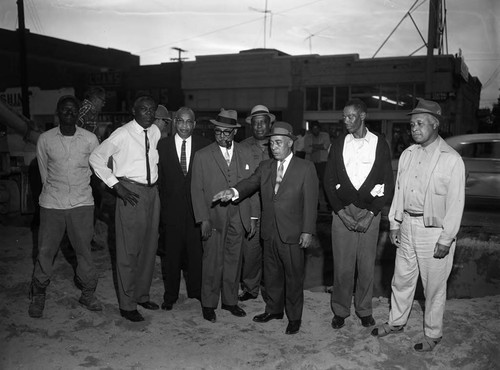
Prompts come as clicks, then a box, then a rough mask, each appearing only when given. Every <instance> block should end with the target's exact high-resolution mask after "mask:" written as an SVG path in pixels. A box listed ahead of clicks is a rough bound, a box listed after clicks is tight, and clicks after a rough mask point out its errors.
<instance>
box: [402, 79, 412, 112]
mask: <svg viewBox="0 0 500 370" xmlns="http://www.w3.org/2000/svg"><path fill="white" fill-rule="evenodd" d="M398 103H399V104H400V106H401V109H405V110H410V109H412V108H413V107H414V106H415V93H414V91H413V84H400V85H399V97H398Z"/></svg>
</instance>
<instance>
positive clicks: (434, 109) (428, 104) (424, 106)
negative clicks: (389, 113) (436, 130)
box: [407, 98, 444, 122]
mask: <svg viewBox="0 0 500 370" xmlns="http://www.w3.org/2000/svg"><path fill="white" fill-rule="evenodd" d="M419 113H429V114H432V115H433V116H434V117H436V118H437V119H438V120H439V121H440V122H442V121H443V120H444V117H443V116H442V115H441V107H440V106H439V104H438V103H436V102H434V101H431V100H425V99H421V98H418V103H417V106H416V107H415V108H413V110H412V111H411V112H410V113H408V114H407V115H408V116H409V115H412V114H419Z"/></svg>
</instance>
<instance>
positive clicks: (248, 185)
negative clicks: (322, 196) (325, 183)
mask: <svg viewBox="0 0 500 370" xmlns="http://www.w3.org/2000/svg"><path fill="white" fill-rule="evenodd" d="M269 137H270V140H269V145H270V147H271V150H272V153H273V157H274V159H268V160H266V161H263V162H261V163H260V165H259V167H258V168H257V171H255V173H254V174H253V175H252V176H250V177H249V178H248V179H246V180H243V181H241V182H239V183H238V184H236V185H235V186H234V187H233V188H231V189H227V190H224V191H221V192H219V193H217V194H215V195H214V197H213V201H217V200H221V201H224V202H228V201H233V202H234V201H238V200H239V199H243V198H246V197H248V196H249V195H252V194H253V193H255V192H256V191H257V190H259V189H260V193H261V197H262V222H261V236H262V239H263V240H264V285H265V287H266V291H267V296H268V298H267V300H266V309H265V312H264V313H262V314H260V315H257V316H255V317H254V318H253V321H255V322H268V321H270V320H273V319H282V318H283V310H285V311H286V315H287V317H288V320H289V322H288V326H287V328H286V331H285V333H286V334H295V333H298V332H299V330H300V325H301V320H302V308H303V304H304V248H307V247H309V245H310V244H311V239H312V235H313V234H314V232H315V230H316V216H317V210H316V207H317V202H318V177H317V175H316V170H315V168H314V165H313V163H312V162H310V161H306V160H303V159H301V158H297V157H294V156H293V152H292V146H293V141H294V140H295V136H294V135H293V131H292V126H291V125H290V124H289V123H287V122H276V123H275V124H274V125H273V128H272V130H271V133H270V134H269Z"/></svg>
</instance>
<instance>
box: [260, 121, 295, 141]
mask: <svg viewBox="0 0 500 370" xmlns="http://www.w3.org/2000/svg"><path fill="white" fill-rule="evenodd" d="M277 135H279V136H288V137H289V138H290V139H292V140H294V141H295V140H297V136H295V135H294V134H293V128H292V125H291V124H289V123H288V122H282V121H278V122H275V123H274V125H273V127H271V132H270V133H269V134H268V135H266V136H267V137H270V136H277Z"/></svg>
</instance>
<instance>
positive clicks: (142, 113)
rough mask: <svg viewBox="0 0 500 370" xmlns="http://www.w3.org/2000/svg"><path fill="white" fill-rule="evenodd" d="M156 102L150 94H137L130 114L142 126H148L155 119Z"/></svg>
mask: <svg viewBox="0 0 500 370" xmlns="http://www.w3.org/2000/svg"><path fill="white" fill-rule="evenodd" d="M155 113H156V102H155V100H154V99H153V97H152V96H149V95H143V96H139V97H138V98H137V99H135V101H134V106H133V108H132V114H133V115H134V119H135V121H136V122H137V123H138V124H139V125H140V126H141V127H143V128H149V127H151V125H152V124H153V122H154V120H155Z"/></svg>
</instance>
